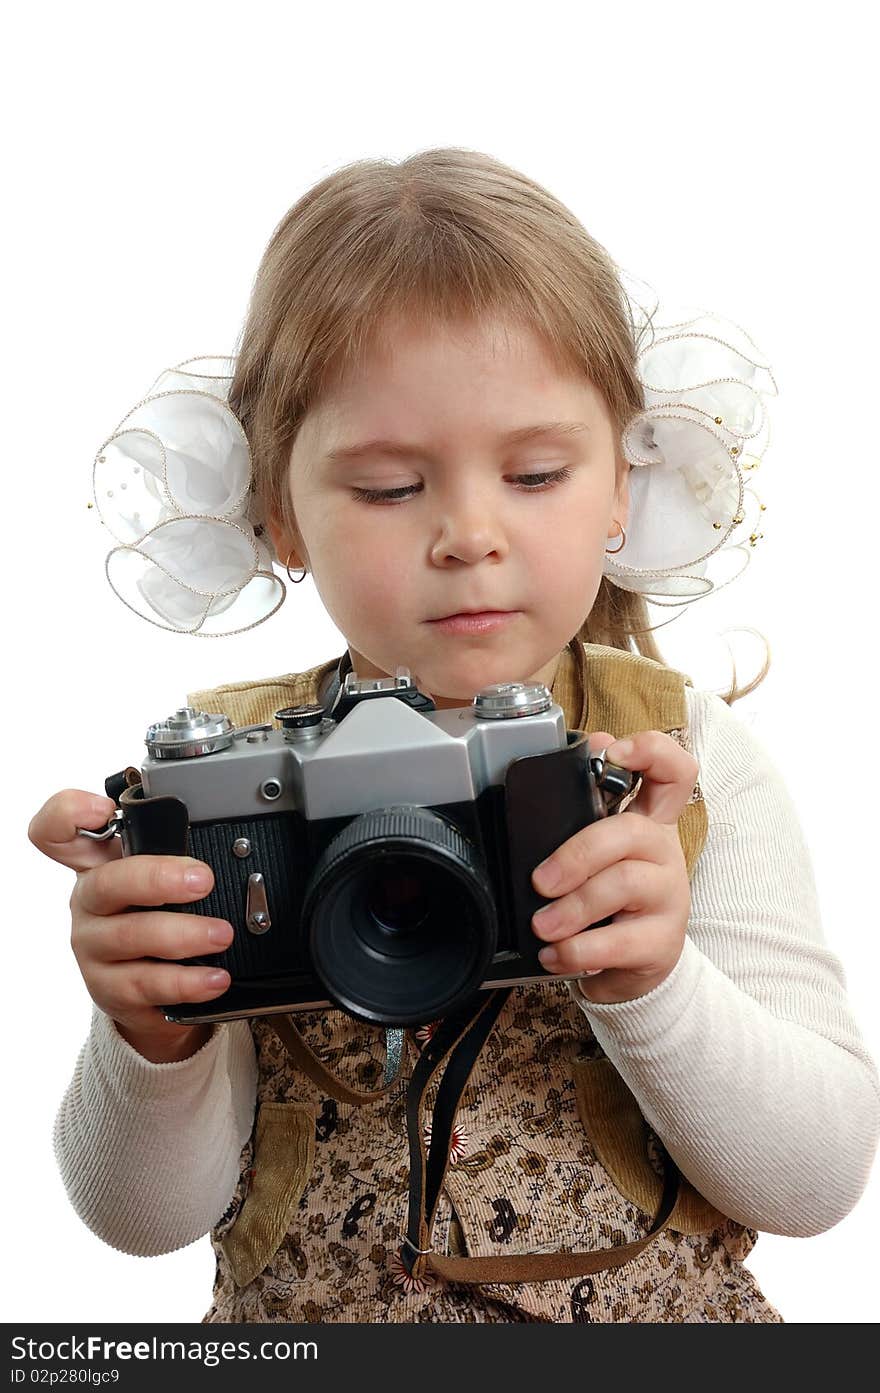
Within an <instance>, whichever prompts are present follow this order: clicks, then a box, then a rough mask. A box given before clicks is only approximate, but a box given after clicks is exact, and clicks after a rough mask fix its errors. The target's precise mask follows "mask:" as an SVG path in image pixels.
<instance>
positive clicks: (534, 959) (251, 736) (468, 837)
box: [107, 667, 639, 1026]
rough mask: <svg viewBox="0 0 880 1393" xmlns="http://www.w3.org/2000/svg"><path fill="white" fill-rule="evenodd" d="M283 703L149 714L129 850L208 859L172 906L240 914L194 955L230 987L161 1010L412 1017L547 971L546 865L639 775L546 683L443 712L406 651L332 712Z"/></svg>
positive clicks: (433, 1015) (403, 1022)
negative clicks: (195, 887) (575, 727)
mask: <svg viewBox="0 0 880 1393" xmlns="http://www.w3.org/2000/svg"><path fill="white" fill-rule="evenodd" d="M276 719H277V720H280V721H281V727H280V729H279V728H273V727H272V726H271V725H263V726H252V727H247V728H244V729H238V730H236V729H235V728H234V727H233V726H232V724H231V722H230V721H229V720H228V718H227V717H225V716H223V715H217V714H214V713H204V712H197V711H195V710H193V709H192V708H188V707H185V708H181V709H180V710H179V711H177V712H175V714H174V715H173V716H171V717H170V718H169V719H168V720H167V721H164V722H161V723H159V724H158V725H155V726H151V727H150V729H149V730H148V732H147V736H146V744H147V749H148V755H147V758H146V760H145V762H144V764H143V766H142V768H141V770H140V782H137V781H136V779H135V775H136V774H137V771H133V770H129V771H128V787H126V788H125V789H124V790H123V791H122V792H121V795H120V797H119V799H118V801H119V807H120V812H119V814H117V817H116V830H117V831H118V832H119V833H120V834H121V836H122V840H123V850H124V853H125V854H128V855H135V854H137V855H141V854H163V855H169V854H170V855H189V856H193V857H196V858H197V859H198V860H201V861H205V862H207V863H208V865H210V866H211V868H212V869H213V872H214V877H215V883H214V888H213V890H212V891H211V893H210V894H209V895H208V896H207V897H206V898H205V899H203V900H200V901H198V902H196V903H189V904H185V905H166V906H165V908H166V909H177V910H180V911H181V912H184V913H187V914H203V915H209V916H211V917H217V918H222V919H227V920H229V922H230V923H231V924H232V927H233V930H234V933H235V937H234V939H233V942H232V944H231V945H230V947H229V948H228V949H226V950H225V951H224V952H220V953H213V954H209V955H205V956H203V957H198V958H192V959H188V960H187V962H188V963H190V964H192V963H197V964H205V965H211V966H215V965H216V966H221V967H224V968H226V969H227V970H228V972H229V973H230V976H231V979H232V980H231V985H230V986H229V988H228V990H227V991H226V992H225V993H224V994H223V995H222V996H220V997H217V998H215V999H214V1000H211V1001H208V1002H200V1003H177V1004H170V1005H168V1006H166V1007H163V1010H164V1013H165V1016H166V1017H167V1019H169V1020H173V1021H178V1022H180V1023H184V1024H196V1023H199V1022H208V1021H224V1020H232V1019H236V1018H241V1017H248V1016H256V1015H265V1014H272V1013H275V1012H289V1011H294V1012H295V1011H302V1010H311V1009H314V1008H316V1007H321V1006H327V1005H335V1006H340V1007H342V1008H343V1009H344V1010H347V1011H348V1012H349V1013H350V1014H351V1015H353V1016H355V1017H357V1018H358V1019H361V1020H365V1021H369V1022H372V1023H375V1024H381V1025H386V1026H412V1025H420V1024H424V1023H426V1022H427V1021H431V1020H436V1019H438V1018H440V1017H442V1016H444V1015H445V1014H447V1013H449V1012H450V1011H452V1010H453V1009H454V1008H455V1007H457V1006H458V1005H460V1004H461V1003H462V1002H463V1001H465V1000H466V999H467V998H468V997H470V996H471V995H472V994H473V993H474V992H476V991H478V990H480V989H488V988H492V987H500V986H512V985H515V984H517V983H524V982H533V981H536V980H540V979H543V978H545V977H547V976H548V975H549V974H548V973H547V972H545V970H544V968H543V967H542V966H541V963H540V962H539V960H538V956H537V954H538V951H539V949H540V948H541V946H542V945H541V943H540V941H539V940H538V939H537V937H536V936H535V934H534V932H533V930H532V927H531V920H532V916H533V915H534V913H535V911H536V910H537V909H539V908H540V907H541V906H542V905H543V904H545V903H546V902H547V901H546V900H545V899H544V898H543V897H542V896H540V895H539V894H537V892H536V891H535V890H534V889H533V888H532V885H531V875H532V872H533V870H534V869H535V867H536V866H537V865H538V864H539V862H541V861H542V860H544V859H545V858H546V857H547V856H549V855H551V854H552V853H553V852H554V851H556V849H557V848H558V847H559V846H560V845H561V844H562V843H563V842H564V841H566V840H567V839H568V838H569V837H571V836H573V835H574V834H575V833H576V832H577V831H579V830H580V829H581V828H583V827H585V826H587V825H589V824H590V823H592V822H594V821H595V820H596V819H598V818H601V817H606V816H608V815H609V814H610V813H612V812H615V811H617V809H618V808H619V806H620V804H621V803H622V802H623V801H624V799H625V798H626V797H627V795H628V794H629V793H631V792H632V791H633V790H634V788H635V785H636V783H637V781H638V778H639V775H638V774H635V773H632V772H630V771H628V770H623V769H619V768H617V767H616V766H613V765H608V764H605V762H604V760H603V758H602V756H599V755H593V756H590V753H589V745H588V738H587V735H586V734H585V733H584V732H582V731H569V730H567V729H566V723H565V716H564V713H563V711H562V709H561V707H560V706H558V705H557V704H556V703H555V702H554V701H553V699H552V697H551V695H550V692H549V691H548V689H547V688H546V687H545V686H543V685H541V684H537V683H526V682H510V683H498V684H495V685H493V686H489V687H486V688H484V689H483V690H481V691H480V692H478V693H477V694H476V696H475V697H474V699H473V701H472V703H471V704H470V706H467V707H456V708H454V709H449V710H442V711H438V710H436V708H435V707H434V704H433V702H432V701H431V700H430V698H429V697H427V696H425V695H424V694H423V693H421V692H420V691H419V690H418V686H417V685H416V684H415V683H414V682H413V681H412V680H411V678H410V674H409V671H408V670H407V669H406V668H404V667H398V668H397V671H396V674H395V676H394V677H393V678H382V679H378V680H376V679H366V680H359V679H358V678H357V676H356V674H355V673H348V674H347V675H346V678H345V682H344V685H343V686H342V687H341V688H340V690H339V692H338V694H337V696H336V700H335V702H334V704H333V706H332V707H331V709H330V710H329V711H325V709H324V708H323V707H321V706H317V705H316V706H300V707H292V708H287V709H285V710H283V711H279V712H278V713H277V714H276ZM111 782H112V781H110V780H108V783H107V787H108V792H109V791H110V786H111ZM601 922H602V923H608V922H610V921H609V920H607V919H606V920H603V921H601ZM591 927H595V926H591Z"/></svg>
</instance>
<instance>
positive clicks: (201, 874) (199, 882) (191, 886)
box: [183, 866, 211, 890]
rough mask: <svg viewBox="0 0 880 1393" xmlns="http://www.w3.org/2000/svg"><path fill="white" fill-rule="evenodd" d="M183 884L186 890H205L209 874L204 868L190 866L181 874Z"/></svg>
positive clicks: (208, 883) (208, 882) (209, 880)
mask: <svg viewBox="0 0 880 1393" xmlns="http://www.w3.org/2000/svg"><path fill="white" fill-rule="evenodd" d="M183 883H184V885H185V886H186V887H187V889H188V890H207V888H208V886H209V885H210V884H211V872H210V871H209V870H208V868H207V867H206V866H190V867H189V868H188V869H187V870H185V871H184V873H183Z"/></svg>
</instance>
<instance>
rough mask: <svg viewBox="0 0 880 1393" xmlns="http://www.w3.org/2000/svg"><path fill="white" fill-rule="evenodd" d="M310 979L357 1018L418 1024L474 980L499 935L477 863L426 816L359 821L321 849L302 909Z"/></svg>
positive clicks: (474, 853)
mask: <svg viewBox="0 0 880 1393" xmlns="http://www.w3.org/2000/svg"><path fill="white" fill-rule="evenodd" d="M303 927H304V930H305V932H306V933H307V934H308V941H309V945H310V949H311V955H312V963H313V966H314V970H315V972H316V974H317V976H318V977H319V978H320V979H321V981H322V982H323V984H324V986H325V987H326V988H327V991H328V993H329V995H330V996H331V997H332V998H333V1000H334V1001H336V1002H338V1003H339V1005H340V1006H343V1007H344V1008H345V1010H347V1011H349V1012H351V1014H352V1015H354V1016H357V1017H359V1018H360V1019H361V1020H366V1021H371V1022H373V1023H376V1024H381V1025H395V1026H408V1025H421V1024H424V1023H425V1022H426V1021H430V1020H436V1019H437V1018H438V1017H440V1016H443V1015H446V1014H448V1013H449V1012H450V1011H451V1010H453V1009H454V1008H455V1007H456V1006H458V1005H460V1004H461V1003H462V1002H464V1001H465V1000H466V999H467V998H468V997H469V996H471V995H472V994H473V992H475V991H476V990H477V988H478V987H479V986H480V985H481V983H482V982H483V980H484V978H485V975H486V970H487V968H488V966H489V963H490V962H491V960H492V956H493V954H494V952H495V948H496V944H497V938H498V928H497V917H496V911H495V902H494V897H493V894H492V888H491V881H490V878H489V875H488V873H487V871H486V868H485V866H484V864H483V860H482V856H481V855H480V853H479V850H478V848H476V847H475V846H474V845H473V844H472V843H470V842H469V841H468V840H467V839H466V838H465V837H464V836H463V834H462V833H461V831H460V830H459V828H458V827H456V826H454V825H453V824H452V823H450V822H447V821H446V819H444V818H442V817H440V816H439V815H438V814H436V813H434V812H431V811H430V810H428V809H426V808H418V807H407V806H402V807H390V808H382V809H377V810H376V811H373V812H369V813H364V814H362V815H361V816H360V817H357V818H355V819H353V821H352V822H350V823H348V825H347V826H346V827H345V828H343V830H342V831H341V832H340V833H339V834H338V835H337V836H336V837H335V838H334V839H333V841H331V842H330V844H329V845H328V846H327V847H326V848H325V850H324V852H323V854H322V856H321V858H320V859H319V861H318V864H317V865H316V867H315V870H314V873H313V875H312V879H311V882H310V884H309V888H308V891H307V893H306V898H305V903H304V906H303Z"/></svg>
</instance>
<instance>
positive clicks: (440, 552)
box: [431, 498, 508, 566]
mask: <svg viewBox="0 0 880 1393" xmlns="http://www.w3.org/2000/svg"><path fill="white" fill-rule="evenodd" d="M435 531H436V535H435V540H434V542H433V544H432V547H431V560H432V561H433V563H434V565H435V566H442V565H445V564H446V562H448V561H450V560H453V561H464V562H466V563H467V564H468V565H470V566H473V565H474V564H475V563H476V562H478V561H482V560H483V559H484V558H485V557H487V556H494V557H495V558H496V559H498V560H500V559H501V558H502V557H504V556H506V555H507V550H508V544H507V540H506V537H505V533H504V529H503V527H502V525H501V520H500V519H499V518H498V517H497V516H496V515H495V514H494V513H493V511H492V509H491V508H490V507H489V506H488V504H487V503H486V502H485V500H484V501H483V502H480V500H479V499H478V498H471V499H470V500H466V501H464V502H461V503H459V504H457V505H456V506H451V505H450V506H447V507H446V508H445V509H444V510H443V513H442V516H441V518H440V520H439V521H437V522H435Z"/></svg>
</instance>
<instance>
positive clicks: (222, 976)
mask: <svg viewBox="0 0 880 1393" xmlns="http://www.w3.org/2000/svg"><path fill="white" fill-rule="evenodd" d="M231 980H232V979H231V978H230V976H229V973H228V972H222V971H221V970H220V969H219V968H218V969H216V970H215V971H214V972H208V973H206V974H205V986H206V987H225V986H226V985H227V984H228V983H229V982H230V981H231Z"/></svg>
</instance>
